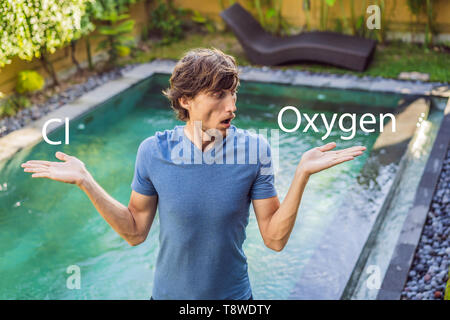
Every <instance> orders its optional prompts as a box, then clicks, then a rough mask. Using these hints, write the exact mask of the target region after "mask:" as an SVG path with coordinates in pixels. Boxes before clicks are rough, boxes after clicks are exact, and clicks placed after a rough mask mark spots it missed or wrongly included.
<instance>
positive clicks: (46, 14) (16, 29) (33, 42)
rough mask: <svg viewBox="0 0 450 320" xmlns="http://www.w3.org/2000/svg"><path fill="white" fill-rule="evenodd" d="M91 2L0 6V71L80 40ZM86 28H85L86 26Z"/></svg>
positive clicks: (29, 1)
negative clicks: (16, 60)
mask: <svg viewBox="0 0 450 320" xmlns="http://www.w3.org/2000/svg"><path fill="white" fill-rule="evenodd" d="M90 1H92V0H45V1H44V0H14V1H1V2H0V30H2V32H1V33H0V67H1V66H4V65H5V64H6V63H10V62H11V60H10V58H11V57H13V56H19V58H21V59H24V60H31V59H33V58H34V57H37V58H38V57H40V56H41V55H42V53H45V52H49V53H54V52H55V51H56V49H57V48H60V47H62V46H64V45H66V44H67V43H69V42H70V41H71V40H72V39H75V38H77V37H79V36H81V20H82V19H81V18H82V16H83V15H84V13H85V10H86V3H88V2H90ZM86 27H88V26H86Z"/></svg>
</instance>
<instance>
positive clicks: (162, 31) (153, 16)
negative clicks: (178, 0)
mask: <svg viewBox="0 0 450 320" xmlns="http://www.w3.org/2000/svg"><path fill="white" fill-rule="evenodd" d="M186 13H187V12H186V10H185V9H182V8H175V7H173V6H172V5H171V4H170V3H169V4H166V3H165V2H163V1H161V0H160V1H159V3H158V6H157V7H156V8H155V9H154V10H152V12H151V13H150V23H149V31H150V32H149V33H150V34H155V35H157V36H158V37H161V42H162V43H163V44H169V43H172V42H174V41H177V40H180V39H181V38H182V35H183V28H182V20H183V18H184V17H185V16H186Z"/></svg>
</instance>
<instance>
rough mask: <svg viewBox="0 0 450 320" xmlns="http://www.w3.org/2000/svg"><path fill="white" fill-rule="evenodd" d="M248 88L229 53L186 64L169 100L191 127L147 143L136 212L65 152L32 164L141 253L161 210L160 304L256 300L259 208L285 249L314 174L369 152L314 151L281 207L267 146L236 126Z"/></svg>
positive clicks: (273, 239)
mask: <svg viewBox="0 0 450 320" xmlns="http://www.w3.org/2000/svg"><path fill="white" fill-rule="evenodd" d="M238 86H239V77H238V69H237V66H236V63H235V60H234V58H233V57H231V56H229V55H226V54H224V53H223V52H221V51H219V50H216V49H213V50H209V49H197V50H192V51H190V52H188V53H187V54H186V55H185V56H184V57H183V58H182V59H181V60H180V61H179V62H178V63H177V65H176V66H175V69H174V71H173V73H172V76H171V79H170V88H169V89H168V90H167V91H165V92H164V94H165V95H166V96H167V97H168V98H169V100H170V101H171V106H172V108H173V109H174V111H175V113H176V115H177V117H178V119H180V120H182V121H185V122H186V125H184V126H176V127H175V128H174V129H172V130H165V131H164V132H157V133H156V134H155V135H154V136H152V137H149V138H147V139H145V140H144V141H143V142H142V143H141V144H140V146H139V149H138V152H137V157H136V166H135V173H134V178H133V181H132V184H131V187H132V192H131V197H130V202H129V204H128V207H125V206H124V205H122V204H121V203H119V202H118V201H116V200H115V199H113V198H112V197H111V196H109V195H108V194H107V193H106V192H105V191H104V190H103V189H102V187H100V185H98V184H97V182H96V181H95V180H94V178H93V177H92V175H91V174H90V173H89V172H88V171H87V169H86V167H85V166H84V164H83V162H82V161H80V160H79V159H77V158H76V157H74V156H69V155H67V154H64V153H62V152H57V153H56V157H57V158H58V159H59V160H62V161H63V162H49V161H36V160H31V161H27V162H26V163H24V164H22V167H24V168H25V169H24V171H26V172H32V173H33V174H32V177H34V178H50V179H53V180H57V181H62V182H65V183H72V184H76V185H77V186H79V187H80V188H81V189H82V190H83V191H84V192H85V193H86V194H87V196H88V197H89V198H90V200H91V201H92V203H93V204H94V206H95V208H96V209H97V210H98V212H99V213H100V214H101V215H102V217H103V218H104V219H105V220H106V221H107V222H108V223H109V224H110V225H111V227H112V228H113V229H114V230H115V231H116V232H117V233H118V234H119V235H120V236H121V237H122V238H124V239H125V240H126V241H127V242H128V243H129V244H130V245H132V246H135V245H138V244H140V243H142V242H143V241H145V239H146V237H147V235H148V233H149V230H150V228H151V225H152V222H153V219H154V217H155V214H156V209H157V207H158V212H159V219H160V236H159V240H160V250H159V253H158V258H157V262H156V271H155V279H154V286H153V292H152V297H153V298H154V299H251V298H252V291H251V286H250V282H249V278H248V273H247V261H246V257H245V254H244V252H243V250H242V244H243V242H244V240H245V237H246V235H245V228H246V226H247V224H248V217H249V207H250V202H252V204H253V207H254V211H255V214H256V219H257V222H258V226H259V230H260V233H261V236H262V238H263V240H264V243H265V245H266V246H267V247H268V248H270V249H272V250H275V251H280V250H282V249H283V248H284V247H285V245H286V243H287V241H288V239H289V236H290V233H291V231H292V228H293V227H294V223H295V219H296V216H297V210H298V208H299V205H300V201H301V198H302V194H303V191H304V189H305V186H306V183H307V182H308V179H309V177H310V175H311V174H313V173H316V172H319V171H321V170H324V169H326V168H329V167H332V166H334V165H336V164H339V163H342V162H344V161H348V160H352V159H353V158H354V157H356V156H359V155H361V154H362V153H363V151H364V150H365V148H364V147H361V146H357V147H352V148H348V149H344V150H340V151H332V149H333V148H335V146H336V145H335V143H328V144H326V145H324V146H321V147H317V148H314V149H311V150H309V151H307V152H305V153H304V154H303V156H302V157H301V161H300V162H299V164H298V167H297V169H296V172H295V175H294V178H293V181H292V184H291V186H290V188H289V191H288V193H287V195H286V197H285V199H284V201H283V202H282V203H281V204H280V202H279V200H278V196H277V193H276V190H275V187H274V176H273V171H272V164H271V159H270V147H269V145H268V143H267V141H266V140H265V139H264V138H263V137H262V136H260V135H255V134H250V133H249V132H248V131H246V130H241V129H237V128H236V127H235V126H233V125H231V121H232V120H233V118H234V117H235V112H236V90H237V88H238ZM255 150H256V153H255ZM255 155H257V156H256V157H255ZM235 156H236V157H235ZM263 156H265V157H266V159H264V161H262V160H263ZM207 159H209V160H207ZM211 159H213V161H211ZM237 159H240V160H241V161H237ZM252 159H253V160H256V161H252Z"/></svg>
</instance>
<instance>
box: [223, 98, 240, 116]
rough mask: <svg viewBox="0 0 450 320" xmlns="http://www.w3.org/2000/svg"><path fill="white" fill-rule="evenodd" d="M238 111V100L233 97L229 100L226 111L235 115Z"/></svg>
mask: <svg viewBox="0 0 450 320" xmlns="http://www.w3.org/2000/svg"><path fill="white" fill-rule="evenodd" d="M236 110H237V108H236V99H234V98H233V97H231V98H230V99H228V100H227V104H226V109H225V111H227V112H232V113H234V112H236Z"/></svg>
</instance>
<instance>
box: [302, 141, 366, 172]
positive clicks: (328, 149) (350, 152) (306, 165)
mask: <svg viewBox="0 0 450 320" xmlns="http://www.w3.org/2000/svg"><path fill="white" fill-rule="evenodd" d="M335 147H336V143H335V142H330V143H327V144H326V145H323V146H321V147H317V148H313V149H311V150H308V151H306V152H305V153H304V154H303V156H302V159H301V160H300V163H299V165H298V168H299V169H302V170H304V172H306V173H308V174H313V173H317V172H319V171H322V170H325V169H328V168H330V167H333V166H335V165H337V164H339V163H342V162H345V161H349V160H353V159H354V158H355V157H357V156H360V155H362V154H363V152H364V150H366V147H363V146H355V147H351V148H346V149H342V150H337V151H332V149H334V148H335Z"/></svg>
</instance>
